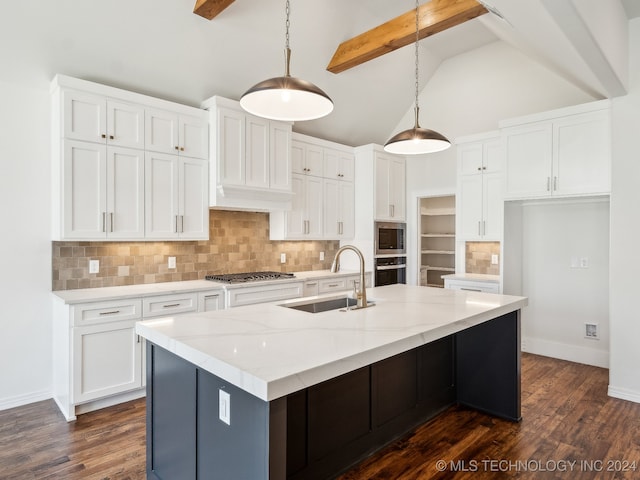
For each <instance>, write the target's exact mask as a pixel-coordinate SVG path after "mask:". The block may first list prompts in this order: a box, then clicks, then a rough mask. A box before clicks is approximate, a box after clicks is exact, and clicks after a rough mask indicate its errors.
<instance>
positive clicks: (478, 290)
mask: <svg viewBox="0 0 640 480" xmlns="http://www.w3.org/2000/svg"><path fill="white" fill-rule="evenodd" d="M460 290H466V291H467V292H482V290H480V289H478V288H460Z"/></svg>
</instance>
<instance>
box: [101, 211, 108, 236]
mask: <svg viewBox="0 0 640 480" xmlns="http://www.w3.org/2000/svg"><path fill="white" fill-rule="evenodd" d="M102 231H103V232H105V233H106V232H107V212H102Z"/></svg>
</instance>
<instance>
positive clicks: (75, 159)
mask: <svg viewBox="0 0 640 480" xmlns="http://www.w3.org/2000/svg"><path fill="white" fill-rule="evenodd" d="M51 98H52V145H53V149H52V160H53V161H52V180H53V181H52V199H53V205H54V206H53V232H52V236H53V238H54V239H55V240H105V239H111V240H140V239H143V240H144V239H146V238H153V239H157V238H176V239H185V240H186V239H202V238H208V234H209V228H208V207H209V202H208V163H209V162H208V136H209V135H208V131H209V127H208V123H207V113H206V112H204V111H201V110H199V109H196V108H193V107H187V106H184V105H178V104H174V103H171V102H167V101H164V100H160V99H155V98H151V97H147V96H145V95H140V94H136V93H133V92H127V91H125V90H120V89H116V88H112V87H108V86H105V85H99V84H95V83H92V82H87V81H84V80H79V79H75V78H70V77H65V76H62V75H58V76H56V77H55V79H54V80H53V82H52V97H51ZM152 152H153V154H154V155H155V154H159V153H162V154H165V155H168V156H169V157H167V160H166V161H167V162H168V164H171V165H172V167H171V168H173V169H177V170H176V172H177V173H172V177H171V179H169V178H168V177H167V172H166V171H165V169H163V168H161V167H160V166H159V163H158V162H159V159H158V161H157V162H151V163H149V161H147V160H145V156H146V157H147V158H150V157H149V154H150V153H152ZM151 158H155V157H153V156H152V157H151ZM178 159H180V161H178ZM147 166H149V167H151V168H147ZM176 175H177V176H176ZM183 177H184V178H185V180H183V179H182V178H183ZM159 185H164V186H165V187H166V188H167V189H168V190H166V191H164V192H162V191H161V190H159ZM154 188H155V190H154ZM148 189H151V190H148ZM176 195H178V197H176ZM174 201H178V204H177V205H175V206H172V207H171V208H169V204H171V205H173V204H172V202H174ZM198 202H200V203H198ZM163 215H164V217H163ZM169 216H171V218H172V221H173V227H172V228H169V227H168V225H166V223H167V219H168V218H169ZM176 218H178V231H176V230H175V228H176V223H175V219H176ZM147 221H151V222H153V223H152V224H147V223H146V222H147ZM160 232H167V236H166V237H163V234H161V233H160Z"/></svg>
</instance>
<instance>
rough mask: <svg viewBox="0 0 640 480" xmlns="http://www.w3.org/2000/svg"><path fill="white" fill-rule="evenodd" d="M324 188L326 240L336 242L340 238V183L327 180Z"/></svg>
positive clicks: (324, 182)
mask: <svg viewBox="0 0 640 480" xmlns="http://www.w3.org/2000/svg"><path fill="white" fill-rule="evenodd" d="M323 187H324V199H323V207H324V208H323V210H324V238H325V239H327V240H336V239H338V238H340V220H341V218H340V217H341V215H340V182H339V181H338V180H329V179H325V180H324V181H323Z"/></svg>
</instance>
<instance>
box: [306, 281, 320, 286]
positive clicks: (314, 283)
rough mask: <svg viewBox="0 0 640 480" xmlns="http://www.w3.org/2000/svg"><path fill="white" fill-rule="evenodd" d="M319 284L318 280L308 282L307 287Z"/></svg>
mask: <svg viewBox="0 0 640 480" xmlns="http://www.w3.org/2000/svg"><path fill="white" fill-rule="evenodd" d="M317 284H318V282H313V283H307V287H315V286H316V285H317Z"/></svg>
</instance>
